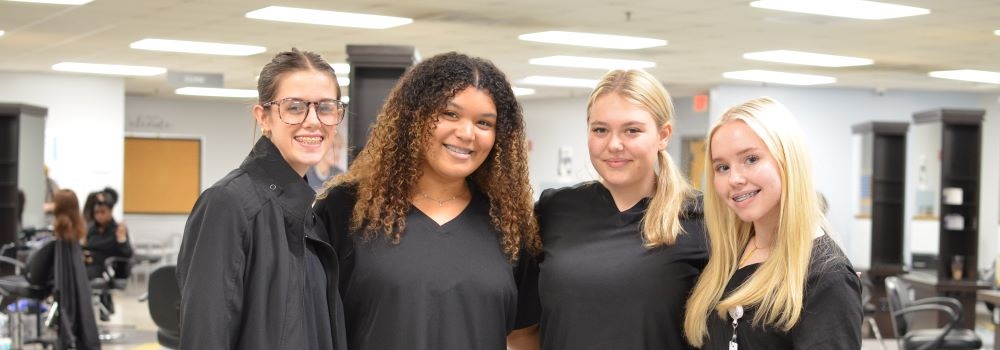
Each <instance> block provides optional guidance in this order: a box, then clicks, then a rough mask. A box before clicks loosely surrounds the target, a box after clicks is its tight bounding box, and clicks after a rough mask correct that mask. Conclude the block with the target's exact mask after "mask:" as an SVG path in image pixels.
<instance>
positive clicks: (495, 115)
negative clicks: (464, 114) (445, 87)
mask: <svg viewBox="0 0 1000 350" xmlns="http://www.w3.org/2000/svg"><path fill="white" fill-rule="evenodd" d="M448 107H451V108H454V109H457V110H459V111H461V110H462V106H461V105H459V104H457V103H455V102H454V101H448ZM479 116H480V117H487V118H496V117H497V114H496V113H483V114H480V115H479Z"/></svg>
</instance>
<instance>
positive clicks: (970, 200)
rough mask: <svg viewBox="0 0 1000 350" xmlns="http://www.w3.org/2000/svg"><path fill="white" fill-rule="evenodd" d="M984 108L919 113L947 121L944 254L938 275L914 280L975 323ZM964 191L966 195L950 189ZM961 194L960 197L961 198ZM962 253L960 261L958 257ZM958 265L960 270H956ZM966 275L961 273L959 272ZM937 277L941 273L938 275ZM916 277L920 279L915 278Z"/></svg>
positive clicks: (920, 290)
mask: <svg viewBox="0 0 1000 350" xmlns="http://www.w3.org/2000/svg"><path fill="white" fill-rule="evenodd" d="M985 114H986V113H985V111H984V110H978V109H949V108H942V109H933V110H928V111H922V112H917V113H914V114H913V123H914V124H915V125H920V124H927V123H940V125H941V128H940V129H941V136H940V137H941V139H940V142H941V149H940V160H941V177H940V182H941V183H940V186H939V187H938V188H939V195H938V199H937V200H938V204H939V208H940V209H939V213H938V223H939V225H940V228H939V230H938V239H939V240H938V242H939V243H938V244H939V245H938V257H939V262H940V263H939V264H938V266H937V271H936V272H937V273H936V276H934V277H931V278H925V279H927V280H928V283H925V284H920V283H914V284H913V285H914V288H915V290H916V292H917V294H918V295H922V296H933V295H947V296H950V297H954V298H956V299H958V300H959V301H960V302H961V303H962V315H961V318H962V323H963V325H964V326H965V327H972V326H973V325H974V322H975V305H976V290H977V289H982V288H987V287H988V286H986V285H982V284H981V283H978V281H977V279H978V276H977V264H978V253H979V195H980V180H979V177H980V170H981V165H980V160H981V156H982V136H983V134H982V124H983V116H984V115H985ZM957 190H960V192H961V195H960V196H949V194H948V192H955V191H957ZM955 197H959V198H960V200H956V198H955ZM957 256H961V257H962V259H961V260H960V262H957V263H956V257H957ZM953 270H955V271H953ZM959 275H960V276H959ZM935 277H936V278H935ZM910 279H912V280H917V279H919V278H915V277H911V278H910Z"/></svg>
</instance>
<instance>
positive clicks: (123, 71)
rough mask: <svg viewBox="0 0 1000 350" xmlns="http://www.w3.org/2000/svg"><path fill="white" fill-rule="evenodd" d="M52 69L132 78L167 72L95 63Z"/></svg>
mask: <svg viewBox="0 0 1000 350" xmlns="http://www.w3.org/2000/svg"><path fill="white" fill-rule="evenodd" d="M52 69H53V70H57V71H63V72H77V73H94V74H109V75H134V76H151V75H159V74H163V73H166V72H167V69H166V68H163V67H148V66H125V65H117V64H95V63H79V62H60V63H56V64H54V65H52Z"/></svg>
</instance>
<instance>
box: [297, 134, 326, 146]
mask: <svg viewBox="0 0 1000 350" xmlns="http://www.w3.org/2000/svg"><path fill="white" fill-rule="evenodd" d="M295 141H298V142H302V143H305V144H309V145H318V144H320V143H321V142H323V137H322V136H296V137H295Z"/></svg>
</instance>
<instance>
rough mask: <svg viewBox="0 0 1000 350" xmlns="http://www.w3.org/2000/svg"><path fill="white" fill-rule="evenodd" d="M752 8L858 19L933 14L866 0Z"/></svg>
mask: <svg viewBox="0 0 1000 350" xmlns="http://www.w3.org/2000/svg"><path fill="white" fill-rule="evenodd" d="M750 6H753V7H757V8H764V9H770V10H779V11H789V12H799V13H808V14H813V15H823V16H833V17H847V18H856V19H890V18H899V17H909V16H919V15H926V14H928V13H931V11H930V10H928V9H925V8H920V7H913V6H904V5H896V4H890V3H886V2H875V1H865V0H758V1H754V2H751V3H750Z"/></svg>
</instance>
